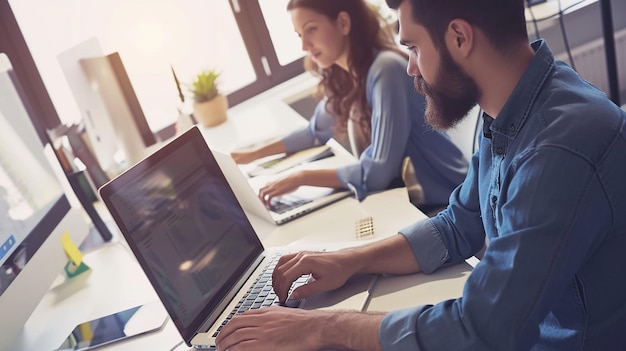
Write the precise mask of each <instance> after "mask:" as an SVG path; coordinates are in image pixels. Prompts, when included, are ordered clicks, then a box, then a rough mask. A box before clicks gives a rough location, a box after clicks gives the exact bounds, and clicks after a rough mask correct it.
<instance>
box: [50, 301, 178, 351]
mask: <svg viewBox="0 0 626 351" xmlns="http://www.w3.org/2000/svg"><path fill="white" fill-rule="evenodd" d="M168 318H169V317H168V314H167V312H166V311H165V308H163V305H161V303H160V302H158V301H154V302H150V303H147V304H144V305H140V306H135V307H133V308H129V309H127V310H124V311H120V312H116V313H113V314H110V315H108V316H104V317H101V318H97V319H94V320H91V321H88V322H84V323H81V324H79V325H77V326H76V327H75V328H74V330H72V332H71V333H70V334H69V335H68V336H67V338H66V339H65V340H64V341H63V343H62V344H61V346H59V348H58V349H57V351H87V350H92V349H95V348H98V347H101V346H104V345H108V344H111V343H114V342H118V341H122V340H126V339H128V338H132V337H136V336H139V335H143V334H146V333H150V332H153V331H157V330H160V329H161V328H163V326H164V325H165V322H167V319H168Z"/></svg>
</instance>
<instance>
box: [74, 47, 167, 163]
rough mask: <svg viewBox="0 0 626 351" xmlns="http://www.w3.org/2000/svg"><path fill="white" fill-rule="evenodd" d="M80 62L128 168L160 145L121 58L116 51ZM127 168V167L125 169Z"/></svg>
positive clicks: (83, 59)
mask: <svg viewBox="0 0 626 351" xmlns="http://www.w3.org/2000/svg"><path fill="white" fill-rule="evenodd" d="M79 63H80V65H81V67H82V69H83V73H84V74H85V78H86V79H87V81H88V83H89V87H90V88H91V89H92V90H93V91H95V92H96V93H97V94H98V95H99V96H100V98H101V99H102V102H103V103H104V106H105V107H106V110H107V111H108V118H109V119H110V121H111V124H112V125H113V128H114V130H115V133H116V135H117V140H118V143H119V144H120V146H121V148H122V150H123V151H124V154H125V156H126V162H127V164H126V167H129V166H132V165H134V164H135V163H137V162H139V161H140V160H142V159H143V158H144V157H145V156H147V155H148V154H149V153H150V152H151V150H152V149H153V148H151V146H153V147H156V146H158V144H157V140H156V136H155V135H154V133H153V132H152V130H151V129H150V126H149V125H148V122H147V120H146V117H145V115H144V113H143V110H142V108H141V105H140V104H139V100H138V99H137V95H136V94H135V91H134V89H133V86H132V84H131V82H130V79H129V77H128V74H127V73H126V69H125V68H124V64H123V63H122V59H121V57H120V55H119V54H118V53H117V52H114V53H112V54H109V55H106V56H96V57H90V58H82V59H80V60H79ZM126 167H124V168H126Z"/></svg>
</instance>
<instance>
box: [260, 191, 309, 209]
mask: <svg viewBox="0 0 626 351" xmlns="http://www.w3.org/2000/svg"><path fill="white" fill-rule="evenodd" d="M308 202H311V200H310V199H299V198H295V197H294V198H289V197H288V196H287V195H283V196H281V197H280V198H274V199H272V203H271V204H270V210H272V211H273V212H276V213H285V212H287V211H289V210H291V209H292V208H294V207H297V206H301V205H304V204H306V203H308Z"/></svg>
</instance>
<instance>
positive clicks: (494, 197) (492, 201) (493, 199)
mask: <svg viewBox="0 0 626 351" xmlns="http://www.w3.org/2000/svg"><path fill="white" fill-rule="evenodd" d="M497 201H498V197H497V196H495V195H493V196H492V197H491V203H492V204H494V205H495V204H496V202H497Z"/></svg>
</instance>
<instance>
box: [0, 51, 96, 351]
mask: <svg viewBox="0 0 626 351" xmlns="http://www.w3.org/2000/svg"><path fill="white" fill-rule="evenodd" d="M17 82H18V80H17V78H16V77H15V74H14V72H13V71H12V69H11V65H10V62H9V60H8V57H7V56H6V55H5V54H2V53H0V97H1V98H0V316H2V318H0V330H2V337H1V338H0V349H1V350H4V349H7V347H8V346H10V345H11V344H12V342H13V340H14V339H15V337H16V335H17V334H18V333H19V331H20V330H21V328H22V327H23V326H24V324H25V322H26V321H27V319H28V317H29V316H30V315H31V314H32V312H33V311H34V310H35V308H36V307H37V305H38V304H39V301H40V300H41V298H42V296H43V295H44V294H45V293H46V292H47V291H48V289H49V288H50V285H51V284H52V282H53V281H54V279H55V278H56V277H57V276H58V275H59V274H60V273H61V272H62V269H63V266H64V264H65V263H67V261H68V259H67V256H66V255H65V253H64V251H63V247H62V245H61V236H62V235H63V234H64V233H69V234H70V236H71V237H72V239H74V241H76V242H78V243H80V241H81V240H82V239H83V238H84V237H85V236H86V235H87V232H88V230H89V229H88V226H87V224H86V221H85V219H84V217H83V215H82V213H80V211H79V210H76V209H73V208H72V205H71V204H70V202H69V200H68V198H67V197H66V195H65V191H64V187H63V186H62V184H61V181H60V179H61V178H60V177H59V176H58V170H59V169H60V165H59V164H58V161H57V160H56V158H55V157H54V151H52V148H51V147H50V144H49V143H43V142H42V140H41V138H40V135H42V134H41V133H37V130H36V129H35V127H34V125H33V123H32V122H31V121H32V120H31V115H30V114H29V113H28V108H27V104H25V103H24V99H23V91H22V89H21V87H20V85H19V84H18V83H17ZM21 93H22V94H21ZM44 135H45V133H44ZM44 145H46V146H44ZM54 162H57V163H56V166H57V172H55V169H54V166H55V163H54ZM66 185H67V184H66Z"/></svg>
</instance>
